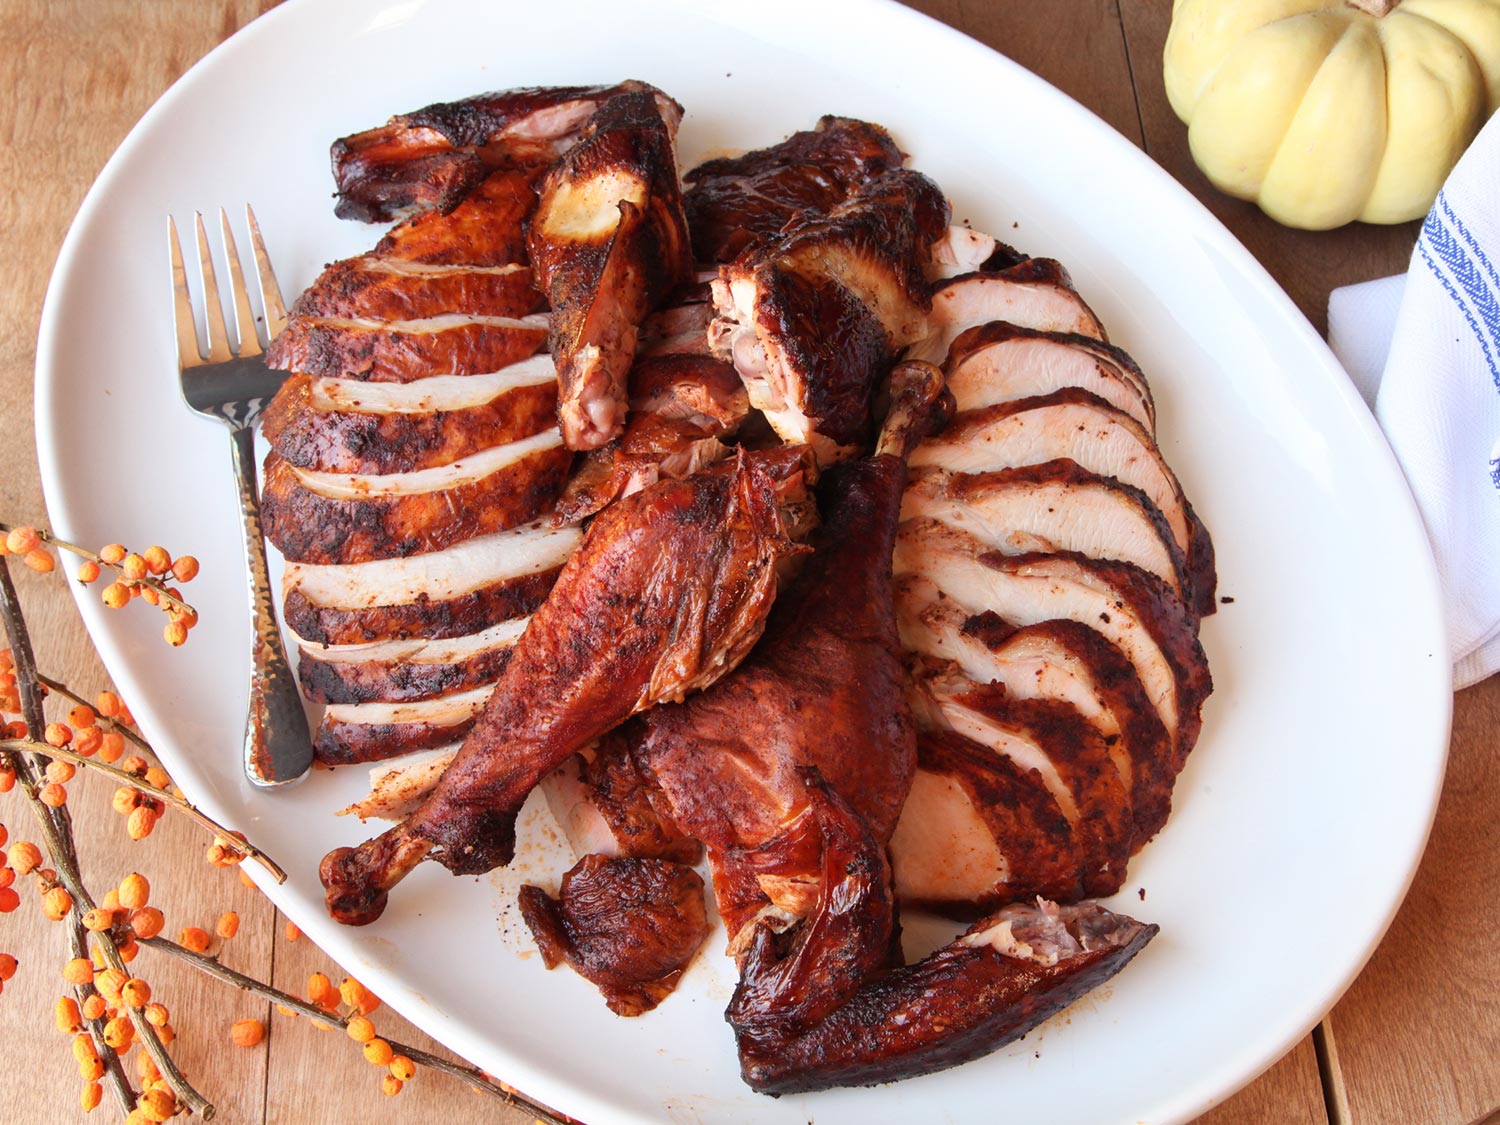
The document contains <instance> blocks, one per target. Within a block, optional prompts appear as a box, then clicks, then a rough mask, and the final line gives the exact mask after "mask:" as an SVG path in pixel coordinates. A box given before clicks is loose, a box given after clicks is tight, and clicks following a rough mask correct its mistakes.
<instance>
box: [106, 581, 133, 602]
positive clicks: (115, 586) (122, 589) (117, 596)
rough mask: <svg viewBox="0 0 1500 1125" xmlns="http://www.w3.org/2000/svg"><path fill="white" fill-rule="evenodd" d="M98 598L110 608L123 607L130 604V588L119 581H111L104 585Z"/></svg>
mask: <svg viewBox="0 0 1500 1125" xmlns="http://www.w3.org/2000/svg"><path fill="white" fill-rule="evenodd" d="M99 598H100V600H101V601H103V602H104V604H105V605H107V606H109V608H110V609H124V608H125V607H126V606H127V605H129V604H130V589H129V587H127V586H124V585H122V584H121V583H119V582H111V583H110V584H109V585H108V586H106V587H104V589H103V591H102V592H101V593H100V594H99Z"/></svg>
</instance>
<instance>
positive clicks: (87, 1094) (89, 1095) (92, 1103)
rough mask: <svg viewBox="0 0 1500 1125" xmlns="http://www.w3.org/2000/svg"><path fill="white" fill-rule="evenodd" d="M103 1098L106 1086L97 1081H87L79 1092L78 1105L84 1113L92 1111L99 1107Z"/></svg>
mask: <svg viewBox="0 0 1500 1125" xmlns="http://www.w3.org/2000/svg"><path fill="white" fill-rule="evenodd" d="M103 1099H104V1087H103V1086H101V1085H99V1083H97V1082H86V1083H84V1086H83V1089H82V1090H80V1091H79V1092H78V1107H79V1108H80V1109H81V1110H83V1112H84V1113H92V1112H93V1111H94V1110H96V1109H98V1108H99V1103H100V1102H101V1101H102V1100H103Z"/></svg>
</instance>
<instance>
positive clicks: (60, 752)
mask: <svg viewBox="0 0 1500 1125" xmlns="http://www.w3.org/2000/svg"><path fill="white" fill-rule="evenodd" d="M0 749H4V750H25V751H29V752H31V753H33V754H40V755H45V756H46V757H49V758H57V759H59V760H60V761H64V762H71V763H73V764H74V765H75V766H78V767H79V768H80V769H87V770H94V771H95V772H96V773H102V774H106V775H107V776H109V777H112V778H114V780H116V781H118V782H119V783H120V784H121V785H128V786H130V787H131V788H132V789H135V790H136V791H138V792H141V793H145V794H146V795H147V796H150V797H155V798H156V799H157V800H158V801H161V802H163V803H165V804H168V805H171V806H172V807H173V808H174V809H177V810H178V811H179V812H181V813H182V814H183V815H184V816H186V817H187V818H188V819H190V820H194V821H197V823H198V824H199V825H201V826H202V827H203V828H205V829H207V830H208V831H210V832H212V833H213V834H214V835H215V836H217V837H219V838H220V839H221V840H223V841H224V846H225V847H228V848H229V849H231V850H232V851H237V852H240V853H241V854H243V855H244V856H245V857H246V858H247V859H253V860H255V862H256V863H258V864H260V865H261V866H262V867H264V868H265V869H266V870H267V871H269V872H270V873H271V875H272V876H273V877H274V878H275V880H276V881H277V882H278V883H285V882H286V872H285V871H283V870H282V869H281V867H280V866H279V865H278V864H277V863H276V861H275V860H273V859H272V858H271V857H270V856H268V855H266V854H265V852H263V851H261V850H260V849H259V848H257V847H256V846H255V845H254V844H251V843H249V842H248V841H246V840H242V839H240V838H239V837H238V836H236V835H234V833H232V832H231V831H230V830H229V829H227V828H225V827H224V826H223V825H222V824H220V823H219V822H218V821H216V820H214V819H213V818H212V817H210V816H209V815H208V814H207V813H205V812H203V811H202V810H201V809H199V808H198V806H197V805H195V804H193V803H192V802H191V801H189V800H187V799H186V798H184V797H179V796H178V795H177V794H175V793H173V792H172V791H171V790H169V789H162V788H159V787H158V786H155V785H152V784H151V783H150V782H149V781H145V780H142V779H141V778H138V777H136V776H135V775H134V774H132V773H127V772H126V771H125V770H122V769H120V768H119V767H118V766H112V765H110V764H109V763H108V762H101V761H98V760H97V759H95V758H85V757H84V756H83V755H82V754H80V753H78V751H76V750H69V749H68V748H67V747H65V746H52V745H50V744H48V743H46V742H37V741H36V740H35V739H32V738H7V739H0ZM148 749H149V747H148Z"/></svg>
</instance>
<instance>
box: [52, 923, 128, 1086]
mask: <svg viewBox="0 0 1500 1125" xmlns="http://www.w3.org/2000/svg"><path fill="white" fill-rule="evenodd" d="M84 932H85V931H84V928H83V923H82V922H80V921H79V920H78V918H77V916H76V915H75V916H74V917H72V918H70V919H69V920H68V943H69V944H70V945H71V946H72V947H73V956H74V957H87V956H88V955H89V951H88V948H87V946H86V945H85V944H84V937H83V935H84ZM97 994H98V993H97V991H96V989H95V988H94V986H93V985H92V984H75V985H74V986H73V996H74V998H75V999H77V1001H78V1007H79V1008H80V1009H82V1008H83V1005H84V1001H86V1000H87V999H88V998H89V997H90V996H95V995H97ZM84 1023H86V1024H87V1025H88V1029H89V1033H90V1034H91V1035H92V1036H93V1039H94V1051H95V1053H97V1054H98V1055H99V1060H100V1061H101V1062H102V1063H103V1064H104V1073H105V1076H106V1077H108V1078H109V1086H110V1089H112V1090H113V1091H114V1092H115V1102H116V1103H117V1104H118V1105H119V1107H120V1112H121V1113H123V1114H126V1115H129V1113H130V1111H131V1110H132V1109H134V1108H135V1098H136V1094H135V1090H134V1089H133V1088H132V1087H131V1085H130V1078H129V1076H128V1075H127V1074H126V1073H125V1064H124V1063H123V1062H121V1061H120V1055H119V1052H118V1051H116V1050H115V1049H114V1048H113V1047H111V1046H110V1045H109V1044H108V1043H107V1042H105V1039H104V1017H103V1016H100V1017H99V1018H98V1019H95V1020H91V1019H87V1018H84ZM101 1046H102V1047H103V1050H100V1047H101Z"/></svg>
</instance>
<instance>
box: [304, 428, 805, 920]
mask: <svg viewBox="0 0 1500 1125" xmlns="http://www.w3.org/2000/svg"><path fill="white" fill-rule="evenodd" d="M805 472H806V468H805V461H804V455H803V451H800V450H796V449H781V450H774V451H770V452H768V453H765V454H747V455H742V456H741V457H739V458H737V459H735V460H734V461H728V462H722V463H721V464H719V465H716V466H714V467H712V468H710V469H706V470H704V471H703V472H701V473H698V474H696V475H695V476H692V477H688V478H686V479H684V480H681V481H663V482H660V483H659V484H657V485H655V486H653V487H651V488H648V489H645V490H643V491H641V492H638V493H636V494H635V495H634V496H631V497H628V498H626V499H624V500H621V501H619V502H618V503H616V504H614V505H612V506H611V507H610V508H608V509H606V510H605V511H604V512H603V513H601V514H600V515H599V516H598V517H597V518H596V519H595V520H594V522H593V524H592V525H591V526H590V528H589V531H588V534H587V535H586V536H585V539H584V542H583V544H582V545H581V546H580V547H579V549H578V551H577V553H576V554H574V555H573V557H572V558H571V559H570V560H569V561H568V563H567V565H565V566H564V567H563V571H562V573H561V574H560V575H559V576H558V580H557V584H556V585H555V586H553V588H552V591H551V593H550V594H549V596H548V598H547V601H546V602H545V603H544V604H543V605H542V607H541V608H540V609H538V610H537V612H536V613H535V614H534V615H533V617H532V619H531V622H530V624H529V625H528V627H527V629H526V632H525V633H524V635H523V636H522V638H521V640H520V642H519V643H518V644H517V645H516V647H515V650H514V653H513V655H512V656H511V659H510V662H509V663H508V664H507V665H506V669H505V674H504V675H503V676H502V677H501V679H500V682H499V684H498V685H497V686H496V688H495V691H494V693H493V694H492V695H491V697H490V699H489V702H488V704H487V706H486V708H485V711H484V714H483V715H482V716H481V718H480V720H479V721H478V723H476V725H475V727H474V728H473V730H472V731H471V732H470V734H469V736H468V737H467V738H466V739H465V741H464V745H463V749H462V750H461V752H460V753H459V756H458V758H457V759H456V760H455V761H454V763H453V765H452V766H451V767H450V768H449V770H448V771H447V773H445V774H444V775H443V779H442V782H441V783H440V784H439V786H438V788H437V790H436V792H434V793H433V795H432V796H431V797H430V798H429V799H428V800H426V801H425V802H424V803H423V804H422V805H421V806H420V807H419V808H418V809H417V810H416V811H415V812H413V813H412V815H411V816H410V817H409V818H408V819H407V820H406V821H404V822H403V823H401V824H400V825H397V826H396V827H395V828H393V829H391V830H390V831H389V832H387V833H385V835H383V836H381V837H379V838H377V839H375V840H371V841H369V842H367V843H365V844H363V845H361V846H360V847H359V848H340V849H337V850H336V851H333V852H330V853H329V854H328V855H327V856H326V857H325V858H324V860H323V864H322V868H321V875H322V879H323V885H324V887H325V888H327V901H328V908H329V912H330V913H331V914H332V915H333V916H334V917H335V918H337V919H338V920H339V921H341V922H345V923H349V924H364V923H367V922H371V921H374V920H375V919H376V918H377V917H379V915H380V913H381V911H382V910H383V909H384V907H385V902H386V896H387V892H388V891H389V890H390V888H391V887H392V886H394V885H395V884H396V883H397V882H399V881H400V880H401V879H402V878H403V877H404V876H405V875H406V873H407V872H408V871H410V870H411V868H412V867H413V866H415V864H416V863H417V862H419V861H420V860H421V859H422V858H423V857H425V856H426V855H427V853H428V852H429V851H430V850H431V849H433V848H434V847H437V848H439V849H441V851H440V854H439V855H438V857H437V858H439V859H440V860H441V862H442V863H443V864H444V865H445V866H447V867H449V868H450V869H451V870H453V871H454V872H455V873H458V874H472V873H478V872H484V871H488V870H490V869H491V868H493V867H495V866H497V865H498V864H501V863H505V862H507V861H508V860H509V859H510V856H511V852H512V849H513V847H514V840H515V817H516V812H517V811H518V810H519V808H520V806H521V803H522V802H523V801H524V800H525V798H526V795H527V794H528V793H530V792H531V790H532V788H534V787H535V785H536V784H537V782H538V781H539V780H540V779H541V777H542V776H543V775H544V774H546V773H548V772H550V771H551V770H552V769H554V768H556V766H557V765H558V764H559V763H560V762H562V761H563V760H564V759H565V758H567V757H568V756H569V755H570V754H572V753H574V752H575V751H576V750H578V749H579V748H581V747H582V746H584V745H586V744H587V743H589V742H591V741H593V740H594V739H596V738H598V737H599V736H600V735H601V734H604V733H605V732H606V731H608V730H610V729H612V728H613V727H615V726H618V725H619V724H620V723H621V722H623V721H624V720H625V719H626V718H628V717H629V716H630V715H631V714H633V713H634V712H636V711H639V710H642V709H644V708H646V707H649V706H651V705H652V704H654V703H657V702H660V701H663V700H677V699H681V698H682V697H683V696H684V695H686V694H687V693H689V692H691V691H694V690H697V689H699V688H702V687H705V686H707V685H708V684H710V683H712V682H713V681H714V680H716V679H718V678H719V677H720V676H722V675H723V674H725V673H726V672H728V671H730V670H732V669H733V668H734V667H735V666H736V665H737V664H738V663H739V662H740V660H742V659H743V658H744V657H745V655H746V654H747V653H748V651H749V650H750V648H751V647H752V646H753V645H754V643H755V641H756V640H757V639H759V637H760V634H761V631H762V630H763V629H764V627H765V619H766V615H767V614H768V612H769V611H770V607H771V603H772V601H773V600H774V598H775V594H776V584H777V578H776V563H777V562H778V560H780V559H782V558H784V557H787V556H788V555H790V554H793V553H797V552H799V551H801V550H803V548H801V547H799V546H798V545H797V544H796V543H795V542H794V541H793V540H791V539H790V538H789V537H788V535H787V522H788V515H787V509H788V508H789V507H791V506H795V505H798V504H800V503H801V502H802V500H803V496H804V495H805V488H806V482H805Z"/></svg>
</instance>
